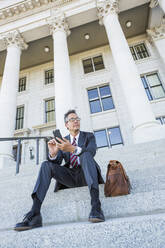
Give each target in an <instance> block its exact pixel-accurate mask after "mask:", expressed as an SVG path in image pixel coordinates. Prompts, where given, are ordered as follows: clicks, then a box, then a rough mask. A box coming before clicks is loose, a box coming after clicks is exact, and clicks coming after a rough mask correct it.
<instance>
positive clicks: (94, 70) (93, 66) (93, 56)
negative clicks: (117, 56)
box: [81, 53, 105, 75]
mask: <svg viewBox="0 0 165 248" xmlns="http://www.w3.org/2000/svg"><path fill="white" fill-rule="evenodd" d="M99 56H101V57H102V61H103V66H104V68H102V69H100V70H96V69H95V65H94V60H93V59H94V58H96V57H99ZM88 59H91V61H92V69H93V71H91V72H87V73H85V71H84V64H83V61H85V60H88ZM81 62H82V67H83V73H84V75H88V74H90V73H94V72H98V71H101V70H105V63H104V57H103V54H102V53H99V54H97V55H92V56H89V57H86V58H82V59H81Z"/></svg>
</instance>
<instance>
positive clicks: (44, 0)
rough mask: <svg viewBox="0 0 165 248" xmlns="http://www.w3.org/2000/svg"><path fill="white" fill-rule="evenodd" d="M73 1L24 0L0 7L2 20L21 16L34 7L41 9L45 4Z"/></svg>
mask: <svg viewBox="0 0 165 248" xmlns="http://www.w3.org/2000/svg"><path fill="white" fill-rule="evenodd" d="M72 1H73V0H24V1H21V2H20V3H17V4H14V5H11V6H9V7H6V8H3V9H0V20H6V19H7V18H11V17H14V16H19V15H20V14H22V13H24V14H25V13H26V12H29V11H32V10H34V9H40V8H41V7H44V6H45V7H47V6H53V7H60V6H62V5H64V4H65V3H68V2H72Z"/></svg>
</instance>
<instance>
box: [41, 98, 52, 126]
mask: <svg viewBox="0 0 165 248" xmlns="http://www.w3.org/2000/svg"><path fill="white" fill-rule="evenodd" d="M52 100H54V109H53V110H51V111H46V103H47V102H48V101H52ZM53 111H54V120H52V121H55V98H48V99H44V115H45V118H44V120H45V123H50V122H52V121H48V120H47V117H48V116H47V113H50V112H53Z"/></svg>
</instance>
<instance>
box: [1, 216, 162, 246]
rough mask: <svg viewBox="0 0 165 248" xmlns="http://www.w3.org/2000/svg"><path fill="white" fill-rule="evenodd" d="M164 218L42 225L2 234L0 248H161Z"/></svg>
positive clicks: (138, 217) (130, 218)
mask: <svg viewBox="0 0 165 248" xmlns="http://www.w3.org/2000/svg"><path fill="white" fill-rule="evenodd" d="M164 223H165V214H156V215H149V216H135V217H129V218H118V219H109V220H107V221H105V222H103V223H97V224H91V223H87V222H83V223H70V224H63V225H56V224H55V223H53V224H52V225H46V226H44V227H43V228H37V229H33V230H31V231H26V232H15V231H11V230H2V231H1V232H0V240H1V243H0V248H11V247H12V248H18V247H19V248H34V247H36V248H39V247H40V248H45V247H49V248H54V247H55V248H61V247H65V248H76V247H78V248H103V247H104V248H109V247H110V248H139V247H140V248H163V247H164V244H165V229H164Z"/></svg>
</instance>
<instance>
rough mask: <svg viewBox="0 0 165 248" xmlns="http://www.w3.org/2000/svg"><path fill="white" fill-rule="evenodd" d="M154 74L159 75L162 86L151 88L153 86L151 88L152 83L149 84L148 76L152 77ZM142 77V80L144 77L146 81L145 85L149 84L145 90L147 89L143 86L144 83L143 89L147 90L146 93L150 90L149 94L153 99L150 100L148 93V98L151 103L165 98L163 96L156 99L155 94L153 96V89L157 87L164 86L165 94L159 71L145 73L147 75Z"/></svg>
mask: <svg viewBox="0 0 165 248" xmlns="http://www.w3.org/2000/svg"><path fill="white" fill-rule="evenodd" d="M154 74H155V75H157V77H158V79H159V82H160V84H159V85H156V86H153V87H151V86H150V83H149V80H148V78H147V76H151V75H154ZM140 77H141V80H142V77H143V78H144V80H145V83H146V84H147V88H145V87H144V84H143V82H142V84H143V87H144V89H145V92H146V89H148V90H149V94H150V96H151V98H152V99H151V100H150V99H149V97H148V94H147V93H146V95H147V98H148V100H149V101H154V100H159V99H163V98H165V95H164V96H162V97H158V98H155V96H154V94H153V91H152V88H155V87H157V86H162V89H163V91H164V94H165V87H164V84H163V82H162V80H161V77H160V74H159V72H158V71H153V72H150V73H145V74H142V75H140Z"/></svg>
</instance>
